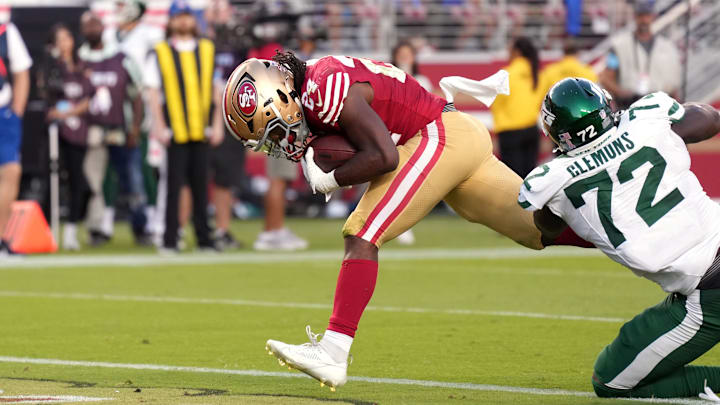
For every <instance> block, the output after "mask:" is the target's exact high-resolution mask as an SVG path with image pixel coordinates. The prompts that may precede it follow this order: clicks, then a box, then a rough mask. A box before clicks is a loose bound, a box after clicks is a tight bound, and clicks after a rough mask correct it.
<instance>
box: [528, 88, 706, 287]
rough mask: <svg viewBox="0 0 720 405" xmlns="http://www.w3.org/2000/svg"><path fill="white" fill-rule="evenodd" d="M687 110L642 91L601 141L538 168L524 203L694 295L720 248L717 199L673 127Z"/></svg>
mask: <svg viewBox="0 0 720 405" xmlns="http://www.w3.org/2000/svg"><path fill="white" fill-rule="evenodd" d="M684 114H685V110H684V108H683V107H682V105H680V104H679V103H678V102H676V101H675V100H673V99H672V98H671V97H670V96H668V95H667V94H665V93H661V92H659V93H653V94H650V95H648V96H645V97H644V98H643V99H641V100H639V101H637V102H636V103H634V104H633V105H632V106H630V108H629V109H628V110H627V111H625V112H624V113H623V114H622V116H621V118H620V122H619V124H618V126H617V128H615V129H614V130H611V131H612V132H610V133H608V134H605V135H604V136H603V138H602V140H599V141H598V142H599V143H598V144H597V145H594V146H592V147H591V148H590V149H587V150H584V151H582V152H576V153H573V152H570V153H569V154H566V155H563V156H560V157H557V158H555V159H554V160H552V161H550V162H548V163H547V164H544V165H541V166H540V167H537V168H536V169H535V170H533V171H532V172H531V173H530V174H529V175H528V176H527V178H526V179H525V181H524V183H523V185H522V187H521V189H520V196H519V199H518V202H519V204H520V205H521V206H522V207H523V208H525V209H528V210H539V209H542V208H543V207H545V206H547V207H548V208H549V209H550V210H551V211H552V212H553V213H555V214H556V215H558V216H559V217H561V218H562V219H563V220H565V222H566V223H567V224H568V225H569V226H570V227H571V228H572V229H573V230H574V231H575V233H577V234H578V236H580V237H582V238H584V239H585V240H587V241H589V242H592V243H593V244H595V246H597V247H598V248H599V249H601V250H602V251H603V252H604V253H605V254H606V255H608V256H609V257H610V258H611V259H613V260H615V261H616V262H618V263H620V264H623V265H625V266H627V267H629V268H630V269H632V270H633V272H635V274H637V275H639V276H643V277H646V278H648V279H650V280H652V281H655V282H656V283H658V284H660V286H661V287H662V288H663V290H665V291H667V292H679V293H682V294H685V295H687V294H690V293H691V292H692V291H693V290H694V289H695V287H696V286H697V284H698V282H699V281H700V278H701V277H702V275H703V274H704V273H705V271H706V270H707V269H708V268H709V267H710V265H711V263H712V262H713V260H714V259H715V256H716V254H717V253H718V247H720V205H718V204H716V203H715V202H713V201H712V200H711V199H710V198H709V197H708V196H707V195H706V194H705V191H704V190H703V188H702V186H701V185H700V182H698V180H697V178H696V177H695V175H694V174H693V173H692V172H691V171H690V155H689V153H688V151H687V148H686V147H685V143H684V142H683V140H682V139H681V138H680V137H679V136H678V135H677V134H675V133H674V132H673V131H672V129H671V125H672V123H673V122H676V121H677V120H680V119H682V117H683V115H684Z"/></svg>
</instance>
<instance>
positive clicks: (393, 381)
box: [0, 356, 700, 404]
mask: <svg viewBox="0 0 720 405" xmlns="http://www.w3.org/2000/svg"><path fill="white" fill-rule="evenodd" d="M0 363H20V364H40V365H52V366H69V367H97V368H111V369H128V370H153V371H174V372H185V373H198V374H225V375H241V376H247V377H276V378H306V377H307V376H306V375H305V374H301V373H288V372H280V371H262V370H233V369H225V368H208V367H188V366H166V365H159V364H132V363H109V362H101V361H74V360H59V359H38V358H31V357H12V356H0ZM348 380H350V381H357V382H365V383H371V384H390V385H410V386H418V387H428V388H451V389H461V390H472V391H493V392H507V393H513V394H529V395H556V396H572V397H583V398H592V397H594V396H595V395H594V394H593V393H592V392H587V391H570V390H562V389H552V388H528V387H513V386H503V385H490V384H475V383H462V382H445V381H432V380H414V379H407V378H376V377H360V376H350V377H348ZM636 401H642V402H652V403H667V404H699V403H700V402H699V401H695V400H687V399H655V400H650V399H646V400H636Z"/></svg>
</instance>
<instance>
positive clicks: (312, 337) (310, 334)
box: [300, 325, 354, 365]
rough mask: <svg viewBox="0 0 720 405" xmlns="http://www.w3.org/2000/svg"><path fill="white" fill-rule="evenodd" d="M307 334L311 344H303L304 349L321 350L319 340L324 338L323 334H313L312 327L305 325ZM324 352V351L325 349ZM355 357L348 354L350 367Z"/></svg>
mask: <svg viewBox="0 0 720 405" xmlns="http://www.w3.org/2000/svg"><path fill="white" fill-rule="evenodd" d="M305 333H307V336H308V339H309V340H310V343H303V344H302V345H300V346H302V347H306V348H317V349H320V347H319V346H320V342H318V338H320V337H322V334H321V333H313V331H312V329H310V325H305ZM323 350H324V349H323ZM353 360H354V358H353V355H352V354H351V353H348V360H347V362H348V365H350V364H352V363H353Z"/></svg>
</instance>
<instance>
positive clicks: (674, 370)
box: [592, 289, 720, 398]
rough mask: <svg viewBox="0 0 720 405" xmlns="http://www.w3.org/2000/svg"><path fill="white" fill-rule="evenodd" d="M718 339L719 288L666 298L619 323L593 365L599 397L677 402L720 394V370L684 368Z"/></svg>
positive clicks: (594, 385)
mask: <svg viewBox="0 0 720 405" xmlns="http://www.w3.org/2000/svg"><path fill="white" fill-rule="evenodd" d="M719 341H720V289H718V290H702V291H701V290H695V291H694V292H693V293H692V294H690V295H689V296H684V295H682V294H677V293H676V294H670V295H668V296H667V298H665V300H664V301H663V302H661V303H660V304H658V305H655V306H654V307H651V308H648V309H647V310H645V311H644V312H643V313H641V314H640V315H638V316H636V317H635V318H633V319H632V320H631V321H630V322H628V323H626V324H625V325H623V327H622V328H621V329H620V334H619V335H618V337H617V338H615V340H614V341H613V342H612V343H611V344H610V345H608V346H607V347H605V349H603V351H602V352H601V353H600V356H598V358H597V361H596V362H595V370H594V374H593V379H592V383H593V387H594V388H595V393H596V394H597V395H598V396H600V397H636V398H649V397H655V398H679V397H694V396H697V395H698V394H699V393H700V392H703V388H704V384H705V382H707V385H708V386H709V387H710V388H712V389H713V390H714V391H715V392H718V391H720V367H701V366H688V365H687V364H688V363H690V362H692V361H693V360H695V359H697V358H698V357H700V356H701V355H703V354H704V353H705V352H707V351H708V350H710V349H711V348H712V347H713V346H715V344H716V343H718V342H719Z"/></svg>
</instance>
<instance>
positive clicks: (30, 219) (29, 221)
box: [3, 201, 57, 253]
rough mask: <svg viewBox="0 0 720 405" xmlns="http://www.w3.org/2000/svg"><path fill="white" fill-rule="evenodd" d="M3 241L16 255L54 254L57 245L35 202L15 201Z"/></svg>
mask: <svg viewBox="0 0 720 405" xmlns="http://www.w3.org/2000/svg"><path fill="white" fill-rule="evenodd" d="M3 239H4V240H6V241H7V243H8V244H9V245H10V248H11V249H12V250H13V251H14V252H17V253H54V252H56V251H57V243H56V242H55V238H54V237H53V234H52V232H51V231H50V227H49V226H48V223H47V220H45V215H43V212H42V210H41V209H40V205H38V203H37V202H35V201H16V202H14V203H13V205H12V211H11V214H10V220H9V221H8V225H7V227H6V228H5V233H4V234H3Z"/></svg>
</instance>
